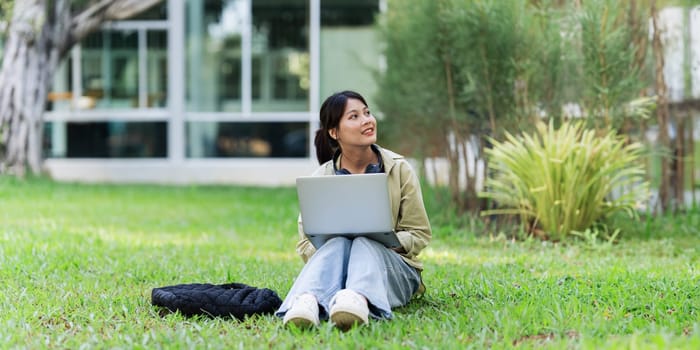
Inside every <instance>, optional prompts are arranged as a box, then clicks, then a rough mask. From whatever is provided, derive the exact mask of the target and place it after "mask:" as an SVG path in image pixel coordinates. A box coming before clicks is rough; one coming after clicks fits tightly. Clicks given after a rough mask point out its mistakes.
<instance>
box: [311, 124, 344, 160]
mask: <svg viewBox="0 0 700 350" xmlns="http://www.w3.org/2000/svg"><path fill="white" fill-rule="evenodd" d="M314 145H316V159H318V163H319V164H323V163H325V162H327V161H329V160H331V159H332V158H333V154H334V153H335V150H336V149H337V148H338V142H337V141H336V140H333V139H332V138H331V136H330V135H328V131H327V130H324V129H323V128H319V129H318V130H316V137H315V138H314Z"/></svg>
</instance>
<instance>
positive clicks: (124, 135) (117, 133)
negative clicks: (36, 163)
mask: <svg viewBox="0 0 700 350" xmlns="http://www.w3.org/2000/svg"><path fill="white" fill-rule="evenodd" d="M167 141H168V140H167V123H166V122H164V121H157V122H117V121H113V122H49V123H46V125H45V128H44V154H45V156H47V157H53V158H165V157H166V156H167V144H168V142H167Z"/></svg>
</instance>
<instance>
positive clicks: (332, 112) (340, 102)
mask: <svg viewBox="0 0 700 350" xmlns="http://www.w3.org/2000/svg"><path fill="white" fill-rule="evenodd" d="M351 98H354V99H356V100H360V101H362V103H364V104H365V106H367V101H365V98H364V97H362V95H360V94H359V93H357V92H355V91H350V90H345V91H341V92H336V93H334V94H333V95H330V96H328V98H326V100H325V101H323V104H322V105H321V111H320V113H319V119H320V122H321V127H320V128H319V129H318V130H316V137H315V138H314V145H316V159H318V162H319V164H323V163H325V162H327V161H329V160H331V159H333V154H334V153H335V151H336V150H337V149H338V147H340V145H339V144H338V141H336V140H334V139H333V138H331V136H330V135H329V134H328V130H332V129H335V128H337V127H338V125H340V119H341V118H342V117H343V112H345V106H346V105H347V103H348V99H351Z"/></svg>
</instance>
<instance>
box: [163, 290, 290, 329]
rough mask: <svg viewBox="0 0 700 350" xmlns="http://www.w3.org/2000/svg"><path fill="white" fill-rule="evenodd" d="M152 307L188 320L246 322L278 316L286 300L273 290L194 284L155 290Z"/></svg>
mask: <svg viewBox="0 0 700 350" xmlns="http://www.w3.org/2000/svg"><path fill="white" fill-rule="evenodd" d="M151 303H152V304H153V305H156V306H162V307H165V308H167V309H168V310H170V311H172V312H176V311H179V312H180V313H182V314H183V315H185V316H194V315H207V316H212V317H229V316H231V317H235V318H237V319H239V320H243V319H244V318H245V317H246V316H252V315H255V314H271V313H273V312H275V310H277V308H279V307H280V305H282V299H280V297H279V296H278V295H277V293H275V292H274V291H273V290H270V289H267V288H256V287H251V286H248V285H245V284H243V283H229V284H219V285H214V284H207V283H191V284H178V285H175V286H168V287H160V288H154V289H153V291H151Z"/></svg>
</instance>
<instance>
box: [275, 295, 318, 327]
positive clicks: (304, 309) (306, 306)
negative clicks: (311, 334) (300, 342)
mask: <svg viewBox="0 0 700 350" xmlns="http://www.w3.org/2000/svg"><path fill="white" fill-rule="evenodd" d="M283 321H284V324H285V325H287V324H288V323H290V322H291V323H293V324H294V325H295V326H297V327H299V328H308V327H311V326H318V324H319V320H318V301H317V300H316V297H315V296H313V294H309V293H305V294H302V295H299V296H297V297H296V299H295V300H294V303H292V307H291V308H289V310H287V313H286V314H285V315H284V319H283Z"/></svg>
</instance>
